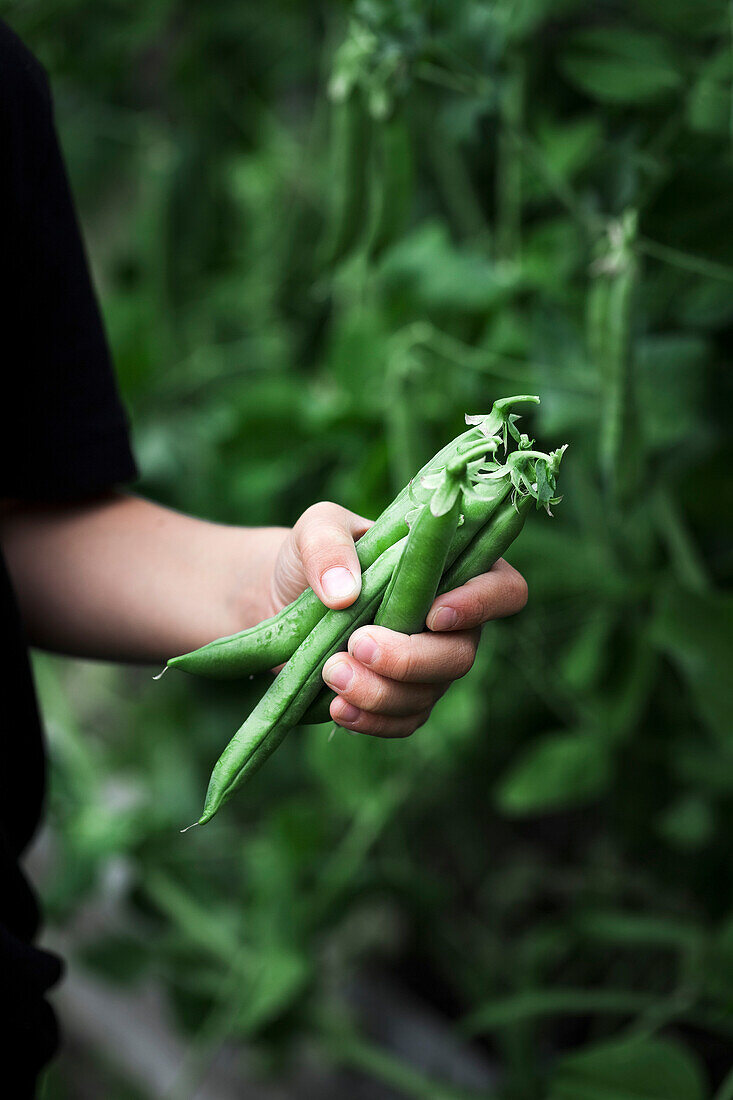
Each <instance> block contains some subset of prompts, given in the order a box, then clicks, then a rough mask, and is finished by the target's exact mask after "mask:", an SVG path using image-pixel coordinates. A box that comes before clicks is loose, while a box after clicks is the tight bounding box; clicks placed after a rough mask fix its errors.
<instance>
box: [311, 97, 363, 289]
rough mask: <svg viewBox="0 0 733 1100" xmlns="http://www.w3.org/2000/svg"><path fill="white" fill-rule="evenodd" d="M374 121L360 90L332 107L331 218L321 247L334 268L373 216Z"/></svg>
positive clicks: (357, 241)
mask: <svg viewBox="0 0 733 1100" xmlns="http://www.w3.org/2000/svg"><path fill="white" fill-rule="evenodd" d="M370 137H371V119H370V117H369V113H368V111H367V109H366V105H365V104H364V102H363V96H362V94H361V92H360V90H359V88H358V87H356V88H353V89H352V90H351V92H350V94H349V95H348V96H347V98H346V99H344V100H341V101H339V102H336V103H333V104H332V132H331V179H332V181H333V184H334V194H333V203H332V208H331V212H330V213H331V217H330V220H329V224H328V227H327V232H326V237H325V240H324V242H323V245H322V247H321V256H322V262H323V264H324V265H325V266H326V267H334V266H335V265H336V264H338V263H341V261H342V260H345V259H347V258H348V256H349V255H350V254H351V253H352V252H353V251H354V249H355V248H356V247H357V245H358V244H359V242H360V240H361V238H362V236H363V234H364V232H365V229H366V226H367V224H368V216H369V176H368V163H369V144H370Z"/></svg>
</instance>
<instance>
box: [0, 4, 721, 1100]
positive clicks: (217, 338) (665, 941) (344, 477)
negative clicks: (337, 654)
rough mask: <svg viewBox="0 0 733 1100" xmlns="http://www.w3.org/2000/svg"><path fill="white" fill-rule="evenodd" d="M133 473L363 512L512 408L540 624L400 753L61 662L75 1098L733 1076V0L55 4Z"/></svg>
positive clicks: (236, 499) (64, 895) (216, 693)
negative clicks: (731, 432) (205, 802)
mask: <svg viewBox="0 0 733 1100" xmlns="http://www.w3.org/2000/svg"><path fill="white" fill-rule="evenodd" d="M0 11H1V12H2V14H3V16H4V17H5V18H6V19H7V20H8V22H10V24H11V25H12V26H13V27H14V29H15V30H16V31H17V32H18V33H19V34H20V35H21V36H22V37H23V38H24V39H25V41H26V43H27V44H28V45H29V47H30V48H31V49H32V50H33V51H34V52H35V53H36V54H37V55H38V56H39V58H40V59H41V60H42V62H43V63H44V65H45V66H46V68H47V70H48V72H49V75H50V77H51V81H52V86H53V89H54V93H55V99H56V110H57V120H58V126H59V129H60V133H61V136H62V140H63V146H64V150H65V154H66V157H67V161H68V166H69V172H70V175H71V179H72V184H73V189H74V193H75V196H76V199H77V203H78V207H79V211H80V216H81V220H82V223H83V227H84V232H85V236H86V240H87V243H88V248H89V252H90V257H91V261H92V265H93V269H94V274H95V280H96V284H97V287H98V290H99V294H100V297H101V302H102V307H103V311H104V316H105V320H106V325H107V330H108V333H109V338H110V342H111V345H112V348H113V352H114V356H115V361H116V364H117V371H118V376H119V381H120V386H121V390H122V393H123V396H124V399H125V402H126V405H127V407H128V409H129V412H130V416H131V419H132V425H133V431H134V440H135V446H136V451H137V455H138V458H139V463H140V466H141V469H142V474H143V478H142V482H141V483H140V485H139V490H140V492H142V493H144V494H146V495H148V496H150V497H152V498H153V499H156V500H159V501H161V502H163V503H165V504H168V505H171V506H173V507H176V508H180V509H185V510H186V511H190V512H193V513H195V514H197V515H200V516H206V517H209V518H211V519H216V520H221V521H225V522H232V523H245V524H292V523H293V522H294V521H295V520H296V519H297V517H298V515H299V514H300V513H301V512H302V511H303V509H304V508H306V507H307V506H308V505H309V504H311V503H312V502H314V501H316V500H320V499H334V500H337V501H339V502H341V503H343V504H344V505H346V506H347V507H350V508H353V509H355V510H357V511H359V512H362V513H364V514H366V515H376V514H378V512H379V511H380V510H381V508H382V507H384V505H385V504H386V503H387V501H388V500H389V499H390V498H391V496H392V494H393V492H394V490H395V489H396V488H397V487H399V486H401V485H402V484H403V483H404V481H405V480H406V479H407V478H408V477H409V476H410V475H411V474H412V473H413V472H414V471H415V470H416V469H417V468H418V466H419V465H420V464H421V463H422V462H423V461H424V460H425V459H426V458H427V457H428V456H429V455H431V454H432V453H433V452H434V451H435V450H436V449H437V448H438V447H440V446H442V444H443V443H444V442H445V441H446V440H447V439H449V438H451V437H453V436H454V435H456V434H457V433H458V432H459V431H460V430H461V427H462V423H463V415H464V413H467V412H468V413H478V412H485V411H487V410H488V409H489V407H490V406H491V403H492V401H493V400H494V399H495V398H496V397H500V396H506V395H509V394H512V393H538V394H540V395H541V397H542V405H541V406H540V407H539V409H538V410H537V411H536V412H533V413H532V415H531V416H527V417H526V418H525V419H523V421H522V426H523V427H524V430H526V431H529V432H530V433H531V434H532V435H535V436H536V437H537V439H538V441H539V442H540V444H541V445H542V446H543V447H544V448H546V449H549V448H550V447H556V446H559V445H560V444H562V443H564V442H569V443H570V449H569V451H568V453H567V456H566V459H565V462H564V467H563V470H562V474H561V478H562V489H563V492H564V494H565V499H564V500H563V502H562V503H561V504H560V505H559V506H558V507H557V508H556V510H555V511H556V515H555V518H553V519H549V518H548V517H546V516H544V515H539V514H538V515H537V516H533V517H532V518H531V520H530V522H529V524H528V525H527V528H526V529H525V532H524V533H523V535H522V537H521V539H520V541H519V543H518V544H517V546H516V548H513V549H512V553H511V555H510V560H512V562H513V563H514V564H516V565H517V566H518V567H519V568H520V569H521V570H522V571H523V572H524V573H525V575H526V577H527V579H528V581H529V586H530V603H529V606H528V608H527V610H526V611H525V612H523V613H522V614H521V615H520V616H518V617H517V618H516V620H512V621H507V622H502V623H497V624H493V625H490V626H489V627H487V628H486V630H485V631H484V640H483V643H482V649H481V652H480V656H479V660H478V661H477V665H476V667H475V668H474V669H473V671H472V673H471V674H470V675H469V676H468V677H467V679H466V680H465V681H463V682H461V683H460V684H459V685H457V686H456V687H455V688H454V689H453V690H452V691H451V692H450V693H449V694H448V696H447V697H446V698H445V699H444V700H443V701H442V702H441V704H440V705H439V707H438V708H437V710H436V712H435V714H434V716H433V718H432V720H431V721H430V723H429V725H428V726H427V727H425V728H424V729H422V730H420V731H419V733H418V734H417V735H416V736H415V737H413V738H412V739H409V740H408V741H405V742H395V743H387V742H383V741H379V740H376V739H371V738H363V737H361V738H360V737H347V736H336V737H334V739H333V740H332V741H331V742H328V741H327V738H326V733H325V732H324V731H326V730H327V727H319V728H312V729H309V730H304V731H302V732H299V733H298V734H297V735H293V736H291V737H290V738H289V739H288V741H287V742H286V744H285V745H284V746H283V747H282V749H281V750H280V752H278V753H277V754H275V756H274V757H273V758H272V760H271V761H270V762H269V763H268V765H267V767H266V769H264V770H263V771H262V772H261V773H260V774H259V775H258V776H257V779H256V781H254V782H253V783H252V784H251V785H250V786H248V787H247V788H246V790H245V791H243V792H242V794H241V795H240V796H239V797H238V798H236V799H235V800H234V801H232V802H231V803H230V804H229V805H228V806H227V808H226V811H225V812H223V813H222V814H221V815H220V816H219V817H218V818H217V819H216V820H215V821H214V822H213V823H212V824H211V825H209V826H207V828H206V829H198V830H194V831H193V832H191V833H188V834H187V835H186V836H185V837H184V836H181V835H180V834H179V831H178V830H179V828H180V827H181V826H182V825H185V824H186V823H188V822H189V821H191V820H193V818H194V817H195V816H196V814H197V813H198V811H199V808H200V805H201V799H202V795H203V793H204V790H205V787H206V783H207V779H208V775H209V770H210V767H211V765H212V764H213V762H214V760H215V759H216V757H217V755H218V753H219V751H220V749H221V748H222V746H223V745H224V744H225V743H226V741H227V740H228V738H229V737H230V735H231V733H232V732H233V731H234V730H235V729H236V727H237V726H238V725H239V724H240V722H241V721H242V719H243V717H244V716H245V715H246V713H247V712H248V710H249V709H250V707H251V706H252V703H253V701H254V700H255V699H256V698H257V696H258V694H259V693H261V692H262V690H263V689H264V686H265V684H264V681H256V682H252V683H250V682H249V681H245V682H244V683H234V684H232V683H224V684H215V683H212V682H208V683H206V682H199V681H197V680H195V679H194V678H189V677H186V676H184V675H180V674H178V675H176V674H170V675H168V676H166V677H165V679H164V680H163V681H162V682H160V683H154V682H153V681H152V678H151V673H152V672H154V671H156V670H151V669H124V668H119V667H113V666H105V665H99V664H90V663H81V662H72V661H67V660H60V659H54V658H50V657H47V656H38V658H37V662H36V673H37V679H38V684H39V690H40V692H41V696H42V701H43V707H44V711H45V715H46V720H47V729H48V738H49V743H50V753H51V757H52V770H53V775H52V784H51V794H50V804H49V810H48V824H47V827H46V828H45V830H44V832H43V835H42V836H41V837H40V838H39V840H38V843H37V845H36V847H35V850H34V852H33V854H32V860H31V866H32V870H33V874H34V875H35V877H36V880H37V881H38V883H39V886H40V890H41V893H42V896H43V903H44V906H45V910H46V913H47V921H48V928H47V932H46V940H47V942H48V943H49V944H51V945H53V946H55V947H56V948H58V949H60V950H62V951H63V952H64V953H65V954H66V955H67V957H68V958H69V960H70V974H69V977H68V978H67V980H66V982H65V984H64V986H63V987H62V988H61V990H60V992H59V994H58V996H57V1004H58V1006H59V1010H60V1012H61V1015H62V1019H63V1022H64V1028H65V1032H66V1047H65V1050H64V1053H63V1055H62V1057H61V1058H60V1060H59V1062H58V1064H57V1066H56V1067H55V1068H54V1069H53V1070H52V1071H51V1072H50V1073H49V1075H48V1077H47V1080H46V1083H45V1089H46V1091H45V1096H46V1097H47V1098H48V1100H77V1098H82V1100H84V1098H86V1097H95V1098H97V1097H100V1096H105V1097H110V1098H113V1100H118V1098H119V1100H138V1098H139V1100H149V1098H151V1100H155V1098H159V1097H160V1098H162V1097H165V1098H166V1100H183V1098H188V1097H197V1098H211V1100H229V1098H230V1097H242V1096H246V1097H247V1098H252V1100H290V1098H300V1097H303V1098H307V1100H329V1098H331V1097H333V1098H336V1097H339V1098H341V1097H343V1096H345V1095H349V1096H353V1097H355V1098H357V1100H358V1098H361V1100H377V1098H379V1100H392V1098H401V1097H416V1098H419V1100H471V1098H479V1097H480V1098H487V1100H488V1098H496V1100H545V1098H550V1100H629V1098H632V1097H633V1098H634V1100H713V1098H714V1100H731V1098H732V1097H733V1072H732V1071H731V1066H733V865H732V859H731V830H732V829H733V693H731V683H730V681H731V669H732V666H733V633H732V624H733V613H732V612H733V600H732V598H731V594H730V581H731V574H732V573H733V553H732V549H731V548H732V546H733V542H732V541H731V511H730V501H731V491H732V490H733V464H732V462H731V457H732V456H731V451H730V446H729V444H730V439H729V437H728V438H726V430H727V429H728V428H729V424H730V421H729V419H728V416H729V412H730V408H731V404H732V401H731V397H732V385H731V372H730V366H729V362H730V348H731V337H732V336H733V157H732V150H733V52H732V41H731V39H732V34H733V10H732V9H731V6H730V4H729V3H727V2H725V0H634V3H630V2H624V0H617V2H613V3H611V2H608V3H596V4H593V5H589V4H586V3H580V2H577V0H493V2H492V3H491V4H486V3H479V2H477V0H430V2H429V0H399V2H397V0H391V2H388V0H363V2H358V3H356V4H350V3H345V2H339V0H315V2H313V3H309V4H305V3H298V2H296V0H270V2H269V3H267V4H266V5H262V4H259V3H255V2H253V0H217V2H216V3H207V4H199V3H194V2H191V0H148V2H147V3H146V4H125V3H120V2H112V0H63V2H61V0H34V2H31V0H27V2H21V0H18V2H16V3H12V4H8V3H2V4H1V5H0Z"/></svg>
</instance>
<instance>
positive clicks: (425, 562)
mask: <svg viewBox="0 0 733 1100" xmlns="http://www.w3.org/2000/svg"><path fill="white" fill-rule="evenodd" d="M479 447H483V448H484V451H483V455H485V453H486V451H485V444H477V449H478V448H479ZM483 455H482V454H480V453H477V452H474V451H469V452H467V453H466V454H464V455H463V456H462V457H461V458H460V459H458V458H457V459H454V460H453V462H451V463H449V464H448V466H447V467H446V468H445V470H444V471H443V472H442V473H441V474H439V475H436V477H437V479H438V483H437V485H436V486H435V490H434V492H433V495H432V497H431V499H430V502H429V504H425V505H423V507H422V508H421V509H420V510H419V512H418V513H417V515H416V516H415V518H414V520H413V522H412V525H411V527H410V533H409V535H408V536H407V544H406V545H405V550H404V553H403V554H402V557H401V558H400V560H399V562H398V564H397V566H396V567H395V571H394V573H393V575H392V580H391V581H390V583H389V587H388V588H387V591H386V593H385V595H384V598H383V600H382V603H381V604H380V607H379V610H378V611H377V616H376V618H375V620H374V622H375V623H376V625H377V626H386V627H389V629H390V630H398V631H399V632H400V633H401V634H417V633H419V632H420V631H421V630H424V628H425V619H426V616H427V614H428V611H429V610H430V605H431V604H432V602H433V600H434V599H435V593H436V592H437V590H438V584H439V583H440V578H441V576H442V575H443V570H444V568H445V564H446V558H447V557H448V554H449V552H450V548H451V544H452V543H453V541H454V539H455V535H456V532H457V529H458V520H459V518H460V508H461V502H462V500H463V484H462V483H463V480H464V477H465V473H466V466H467V465H468V464H469V463H470V462H471V461H472V460H473V459H474V458H480V457H483Z"/></svg>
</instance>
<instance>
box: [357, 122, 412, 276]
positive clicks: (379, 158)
mask: <svg viewBox="0 0 733 1100" xmlns="http://www.w3.org/2000/svg"><path fill="white" fill-rule="evenodd" d="M373 152H374V156H373V160H372V170H373V177H374V186H373V188H372V194H373V195H374V210H373V214H372V228H371V235H370V239H369V246H368V252H369V259H370V260H371V261H372V262H373V263H377V262H378V261H379V260H380V259H381V257H382V255H383V253H384V252H385V251H386V250H387V249H388V248H389V247H390V245H392V244H394V243H395V241H397V240H399V238H400V236H401V235H402V233H404V231H405V227H406V225H407V222H408V218H409V216H410V207H411V205H412V196H413V190H414V179H413V163H412V162H413V157H412V142H411V139H410V132H409V129H408V127H407V124H406V121H405V119H404V117H403V116H402V115H399V114H396V115H393V116H392V118H390V119H389V120H388V121H386V122H383V123H382V124H381V125H380V126H379V129H378V130H377V132H376V134H375V142H374V150H373Z"/></svg>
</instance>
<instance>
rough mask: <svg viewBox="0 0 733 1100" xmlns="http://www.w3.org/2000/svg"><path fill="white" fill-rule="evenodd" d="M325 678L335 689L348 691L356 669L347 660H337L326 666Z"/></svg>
mask: <svg viewBox="0 0 733 1100" xmlns="http://www.w3.org/2000/svg"><path fill="white" fill-rule="evenodd" d="M323 679H324V680H325V681H326V683H327V684H328V686H329V687H332V688H333V690H334V691H346V689H347V687H348V686H349V684H350V683H351V681H352V680H353V679H354V670H353V669H352V667H351V665H349V664H347V663H346V661H337V662H336V663H335V664H333V665H331V666H330V667H326V668H324V670H323ZM350 705H351V704H349V706H350Z"/></svg>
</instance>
